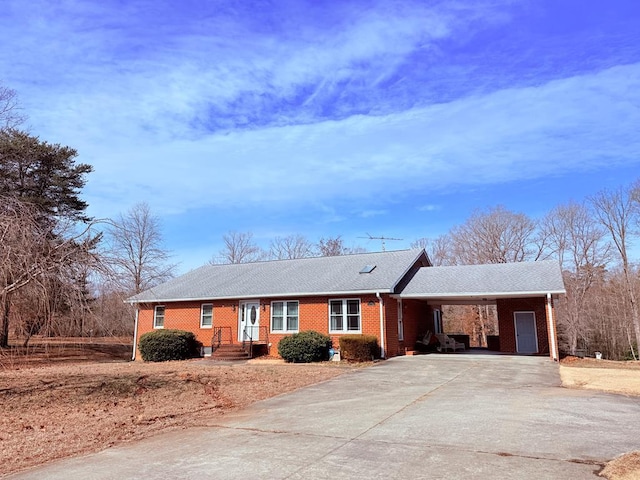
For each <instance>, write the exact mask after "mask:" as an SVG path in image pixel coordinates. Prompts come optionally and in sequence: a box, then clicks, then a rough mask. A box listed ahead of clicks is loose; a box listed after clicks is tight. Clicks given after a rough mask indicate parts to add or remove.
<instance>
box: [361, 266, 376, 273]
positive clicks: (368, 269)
mask: <svg viewBox="0 0 640 480" xmlns="http://www.w3.org/2000/svg"><path fill="white" fill-rule="evenodd" d="M374 268H376V266H375V265H365V266H364V267H362V270H360V273H371V272H373V269H374Z"/></svg>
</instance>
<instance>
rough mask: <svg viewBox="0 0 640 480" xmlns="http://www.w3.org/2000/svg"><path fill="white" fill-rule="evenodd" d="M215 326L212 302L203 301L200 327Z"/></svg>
mask: <svg viewBox="0 0 640 480" xmlns="http://www.w3.org/2000/svg"><path fill="white" fill-rule="evenodd" d="M211 327H213V305H212V304H211V303H203V304H202V307H200V328H211Z"/></svg>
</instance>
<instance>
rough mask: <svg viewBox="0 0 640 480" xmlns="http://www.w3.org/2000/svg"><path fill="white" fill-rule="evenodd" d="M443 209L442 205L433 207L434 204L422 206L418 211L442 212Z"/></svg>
mask: <svg viewBox="0 0 640 480" xmlns="http://www.w3.org/2000/svg"><path fill="white" fill-rule="evenodd" d="M441 208H442V207H441V206H440V205H432V204H428V205H422V206H419V207H418V210H419V211H421V212H435V211H437V210H440V209H441Z"/></svg>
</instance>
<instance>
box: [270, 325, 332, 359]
mask: <svg viewBox="0 0 640 480" xmlns="http://www.w3.org/2000/svg"><path fill="white" fill-rule="evenodd" d="M331 346H332V343H331V338H329V337H328V336H327V335H323V334H322V333H319V332H315V331H313V330H308V331H306V332H300V333H294V334H293V335H290V336H288V337H284V338H283V339H282V340H280V341H279V342H278V354H279V355H280V356H281V357H282V358H284V360H285V361H286V362H293V363H309V362H320V361H323V360H328V359H329V350H330V349H331Z"/></svg>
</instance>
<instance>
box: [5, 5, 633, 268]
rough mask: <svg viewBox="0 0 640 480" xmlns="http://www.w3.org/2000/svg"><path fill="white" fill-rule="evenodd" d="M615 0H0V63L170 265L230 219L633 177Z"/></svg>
mask: <svg viewBox="0 0 640 480" xmlns="http://www.w3.org/2000/svg"><path fill="white" fill-rule="evenodd" d="M639 26H640V4H639V3H638V2H637V1H635V0H608V1H606V2H605V1H596V0H531V1H524V0H522V1H519V0H510V1H507V0H505V1H500V0H486V1H485V0H458V1H452V0H446V1H429V0H423V1H380V2H375V1H363V0H359V1H340V2H335V1H327V2H322V1H316V0H309V1H242V0H240V1H203V0H200V1H196V0H182V1H180V2H177V1H162V0H143V1H136V0H131V1H128V0H100V1H98V0H94V1H88V0H85V1H81V0H56V1H51V0H33V1H29V2H25V1H23V0H4V1H3V8H2V13H1V14H0V31H1V32H2V38H3V41H2V43H1V44H0V82H2V83H3V84H5V85H6V86H9V87H11V88H13V89H15V90H17V91H18V93H19V95H20V100H21V103H22V105H23V107H24V109H25V113H26V114H27V115H28V116H29V121H28V124H27V126H28V127H29V129H30V131H31V132H32V133H33V134H36V135H39V136H40V137H41V138H43V139H46V140H48V141H51V142H55V143H62V144H66V145H69V146H72V147H74V148H76V149H77V150H78V151H79V154H80V155H79V161H82V162H85V163H89V164H91V165H93V166H94V168H95V172H94V173H92V174H91V175H90V177H89V181H88V184H87V187H86V189H85V191H84V197H85V199H86V200H87V201H88V202H89V204H90V209H89V214H90V215H93V216H95V217H99V218H101V217H113V216H116V215H117V214H118V213H119V212H121V211H124V210H127V209H128V208H130V207H131V206H132V205H134V204H135V203H137V202H140V201H146V202H148V203H149V204H150V206H151V208H152V211H153V212H154V213H155V214H157V215H159V216H161V217H162V219H163V224H164V235H165V238H166V243H167V246H168V248H170V249H171V250H172V251H173V252H174V254H175V260H176V261H178V262H180V263H181V267H180V268H181V270H182V271H184V270H187V269H190V268H193V267H195V266H198V265H200V264H203V263H205V262H206V261H208V260H209V259H210V258H211V257H212V256H214V255H216V254H217V252H218V251H219V250H220V248H221V243H222V242H221V237H222V235H223V234H224V233H225V232H227V231H230V230H236V231H252V232H253V234H254V237H255V239H256V241H257V242H258V243H260V244H262V246H264V247H267V246H268V243H269V240H270V239H271V238H273V237H275V236H285V235H289V234H293V233H301V234H304V235H306V236H308V237H309V238H310V239H311V240H316V239H317V238H318V237H320V236H335V235H342V236H343V238H344V239H345V242H346V244H347V245H350V246H355V245H361V246H363V247H365V248H368V249H370V250H379V249H380V244H379V242H375V241H368V240H366V239H362V238H359V237H363V236H366V235H367V233H368V234H371V235H373V236H387V237H396V238H402V239H404V240H402V241H396V242H389V243H388V244H387V248H405V247H408V246H409V244H410V242H411V241H413V240H415V239H416V238H419V237H436V236H438V235H440V234H442V233H445V232H447V231H448V230H449V229H450V228H451V227H452V226H454V225H457V224H460V223H462V222H464V221H465V220H466V219H467V217H468V216H469V215H470V214H471V213H472V212H473V211H474V209H476V208H486V207H490V206H495V205H497V204H502V205H504V206H505V207H506V208H508V209H511V210H515V211H519V212H524V213H527V214H529V215H530V216H532V217H534V218H535V217H539V216H542V215H544V214H545V213H546V212H547V211H548V210H550V209H551V208H552V207H554V206H555V205H558V204H560V203H565V202H567V201H569V200H578V201H579V200H582V199H583V198H584V197H585V196H586V195H589V194H592V193H595V192H596V191H598V190H600V189H601V188H604V187H617V186H620V185H624V184H626V183H628V182H630V181H631V180H634V179H636V178H638V177H640V168H639V167H640V135H639V132H640V27H639Z"/></svg>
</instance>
